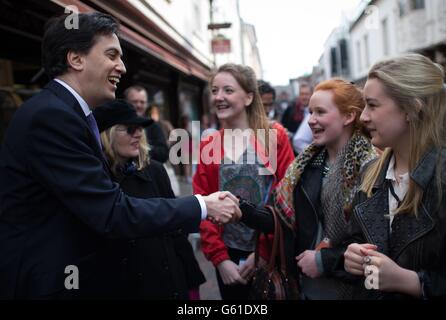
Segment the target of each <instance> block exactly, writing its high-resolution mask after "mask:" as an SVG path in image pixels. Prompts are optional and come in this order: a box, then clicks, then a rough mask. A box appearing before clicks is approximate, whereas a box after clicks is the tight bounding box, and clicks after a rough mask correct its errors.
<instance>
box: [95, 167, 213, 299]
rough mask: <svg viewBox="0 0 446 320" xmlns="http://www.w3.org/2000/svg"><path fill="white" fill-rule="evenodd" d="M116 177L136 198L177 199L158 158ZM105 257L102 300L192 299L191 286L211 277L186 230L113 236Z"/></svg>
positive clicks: (123, 188)
mask: <svg viewBox="0 0 446 320" xmlns="http://www.w3.org/2000/svg"><path fill="white" fill-rule="evenodd" d="M115 180H116V182H118V183H119V184H120V186H121V188H122V190H123V191H124V192H125V193H126V194H127V195H129V196H132V197H136V198H155V197H163V198H174V197H175V196H174V194H173V191H172V188H171V186H170V181H169V177H168V175H167V173H166V170H165V169H164V167H163V165H162V164H161V163H159V162H157V161H154V160H152V159H151V160H150V164H149V165H148V166H147V167H146V168H144V169H143V170H141V171H136V172H135V173H132V174H129V175H126V174H123V173H121V174H118V175H117V177H116V178H115ZM103 261H104V268H103V270H104V271H103V272H102V273H101V275H100V277H101V278H102V280H101V282H102V283H99V284H98V285H97V286H96V287H97V288H98V289H100V290H101V291H100V292H98V297H100V298H119V299H188V290H189V289H190V288H198V286H199V285H200V284H201V283H203V282H205V281H206V279H205V278H204V275H203V273H202V272H201V270H200V267H199V265H198V262H197V260H196V259H195V256H194V252H193V249H192V246H191V245H190V243H189V241H188V239H187V233H185V232H184V231H183V230H181V229H178V230H175V231H171V232H167V233H164V234H160V235H158V236H153V237H150V238H140V239H136V240H111V241H110V242H109V243H108V244H107V246H106V249H105V251H104V255H103ZM111 278H113V279H114V281H109V279H111Z"/></svg>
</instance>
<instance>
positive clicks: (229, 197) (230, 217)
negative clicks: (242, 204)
mask: <svg viewBox="0 0 446 320" xmlns="http://www.w3.org/2000/svg"><path fill="white" fill-rule="evenodd" d="M203 199H204V202H205V203H206V209H207V212H208V219H209V220H211V221H212V222H214V223H217V224H225V223H229V222H237V221H238V220H240V218H241V216H242V212H241V211H240V208H239V207H238V199H237V198H236V197H235V196H234V195H233V194H232V193H230V192H229V191H218V192H214V193H212V194H210V195H208V196H204V197H203Z"/></svg>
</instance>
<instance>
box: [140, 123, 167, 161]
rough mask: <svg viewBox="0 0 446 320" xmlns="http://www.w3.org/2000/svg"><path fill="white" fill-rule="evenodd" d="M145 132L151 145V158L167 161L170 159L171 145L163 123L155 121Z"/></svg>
mask: <svg viewBox="0 0 446 320" xmlns="http://www.w3.org/2000/svg"><path fill="white" fill-rule="evenodd" d="M145 133H146V137H147V142H148V143H149V145H150V159H153V160H156V161H159V162H161V163H164V162H166V161H167V160H168V159H169V147H168V146H167V140H166V137H165V135H164V132H163V129H162V128H161V125H160V124H159V123H157V122H153V123H152V124H151V125H150V126H148V127H147V128H146V129H145Z"/></svg>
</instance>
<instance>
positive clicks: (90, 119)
mask: <svg viewBox="0 0 446 320" xmlns="http://www.w3.org/2000/svg"><path fill="white" fill-rule="evenodd" d="M87 122H88V125H89V126H90V129H91V130H92V131H93V133H94V136H95V137H96V141H97V142H98V145H99V148H100V150H102V144H101V137H100V135H99V128H98V124H97V123H96V119H95V118H94V115H93V112H91V113H90V114H89V115H88V116H87Z"/></svg>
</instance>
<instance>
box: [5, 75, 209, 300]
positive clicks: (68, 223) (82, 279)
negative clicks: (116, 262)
mask: <svg viewBox="0 0 446 320" xmlns="http://www.w3.org/2000/svg"><path fill="white" fill-rule="evenodd" d="M200 217H201V209H200V204H199V202H198V200H197V199H196V197H193V196H191V197H185V198H182V199H136V198H131V197H128V196H126V195H125V194H124V193H123V192H122V191H121V190H120V188H119V186H118V184H116V183H113V181H112V180H111V178H110V175H109V171H108V168H107V163H106V161H105V159H104V157H103V154H102V152H101V150H100V147H99V145H98V143H97V141H96V140H95V136H94V133H93V132H92V130H91V129H90V127H89V125H88V123H87V120H86V117H85V114H84V113H83V111H82V109H81V107H80V106H79V103H78V102H77V100H76V99H75V98H74V96H73V95H72V94H71V93H70V92H69V91H68V90H67V89H65V88H64V87H63V86H62V85H61V84H59V83H57V82H56V81H51V82H50V83H49V84H48V85H47V86H46V87H45V88H44V89H43V90H42V92H40V93H39V94H37V95H35V96H34V97H33V98H31V99H30V100H28V101H27V102H25V103H24V104H23V105H22V106H21V107H20V108H19V109H18V110H17V112H16V113H15V114H14V118H13V120H12V121H11V123H10V125H9V127H8V130H7V132H6V136H5V139H4V141H3V147H2V150H1V154H0V257H1V258H0V299H12V298H22V299H33V298H34V299H36V298H57V297H62V298H75V297H81V298H82V297H86V296H88V291H89V285H90V283H91V280H92V279H93V278H94V277H95V275H97V274H98V273H100V272H101V270H100V269H99V268H98V266H100V265H101V264H100V263H99V262H98V253H99V252H100V251H101V250H102V248H103V246H104V243H105V242H106V239H107V238H127V239H130V238H136V237H143V236H146V237H147V236H150V235H153V233H154V232H164V231H168V230H173V229H177V228H178V227H182V228H184V230H185V231H187V232H197V231H198V226H199V223H200ZM70 265H74V266H77V267H78V269H79V290H76V289H73V290H67V289H66V286H65V279H66V278H67V277H68V275H67V274H65V270H66V267H67V266H70Z"/></svg>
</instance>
